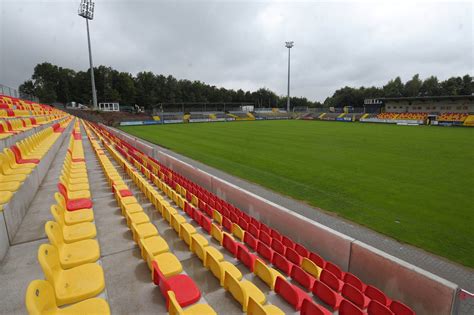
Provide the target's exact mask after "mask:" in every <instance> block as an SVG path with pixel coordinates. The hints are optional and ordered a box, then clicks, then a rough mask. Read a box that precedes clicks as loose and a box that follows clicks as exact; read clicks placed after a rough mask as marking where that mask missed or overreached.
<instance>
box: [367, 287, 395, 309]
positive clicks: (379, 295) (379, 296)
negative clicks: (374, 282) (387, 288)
mask: <svg viewBox="0 0 474 315" xmlns="http://www.w3.org/2000/svg"><path fill="white" fill-rule="evenodd" d="M364 294H365V295H366V296H367V297H368V298H370V299H371V300H375V301H377V302H380V303H381V304H383V305H385V306H389V305H390V303H392V301H391V300H390V299H389V298H388V297H387V296H386V295H385V293H383V292H382V291H380V290H379V289H377V288H376V287H374V286H371V285H367V287H366V288H365V291H364Z"/></svg>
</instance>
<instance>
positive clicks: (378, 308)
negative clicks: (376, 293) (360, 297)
mask: <svg viewBox="0 0 474 315" xmlns="http://www.w3.org/2000/svg"><path fill="white" fill-rule="evenodd" d="M367 314H369V315H394V313H393V312H392V311H391V310H390V309H389V308H388V307H387V306H385V305H383V304H382V303H379V302H378V301H375V300H372V301H370V303H369V306H368V307H367Z"/></svg>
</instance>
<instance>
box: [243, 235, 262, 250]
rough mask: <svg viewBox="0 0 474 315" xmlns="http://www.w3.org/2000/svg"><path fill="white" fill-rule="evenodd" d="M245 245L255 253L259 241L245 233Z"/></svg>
mask: <svg viewBox="0 0 474 315" xmlns="http://www.w3.org/2000/svg"><path fill="white" fill-rule="evenodd" d="M244 243H245V244H247V245H248V246H249V247H250V248H251V249H253V250H254V251H256V250H257V246H258V243H259V240H257V239H256V238H255V237H253V236H252V234H250V233H245V235H244Z"/></svg>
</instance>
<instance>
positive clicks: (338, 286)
mask: <svg viewBox="0 0 474 315" xmlns="http://www.w3.org/2000/svg"><path fill="white" fill-rule="evenodd" d="M319 280H320V281H322V282H324V283H325V284H327V285H328V286H329V287H330V288H331V289H333V290H334V291H336V292H341V290H342V286H343V285H344V282H342V281H341V280H339V279H338V278H336V276H335V275H333V274H332V272H329V271H328V270H327V269H323V270H322V271H321V274H320V275H319Z"/></svg>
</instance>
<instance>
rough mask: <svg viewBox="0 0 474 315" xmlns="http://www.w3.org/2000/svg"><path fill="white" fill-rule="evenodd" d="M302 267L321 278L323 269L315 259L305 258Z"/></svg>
mask: <svg viewBox="0 0 474 315" xmlns="http://www.w3.org/2000/svg"><path fill="white" fill-rule="evenodd" d="M301 268H303V270H304V271H306V272H307V273H309V274H310V275H312V276H313V277H315V278H316V279H319V277H320V275H321V271H322V269H321V268H320V267H318V266H317V265H316V264H315V263H314V262H313V261H311V260H309V259H308V258H303V260H302V261H301Z"/></svg>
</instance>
